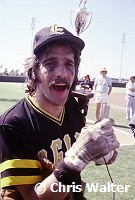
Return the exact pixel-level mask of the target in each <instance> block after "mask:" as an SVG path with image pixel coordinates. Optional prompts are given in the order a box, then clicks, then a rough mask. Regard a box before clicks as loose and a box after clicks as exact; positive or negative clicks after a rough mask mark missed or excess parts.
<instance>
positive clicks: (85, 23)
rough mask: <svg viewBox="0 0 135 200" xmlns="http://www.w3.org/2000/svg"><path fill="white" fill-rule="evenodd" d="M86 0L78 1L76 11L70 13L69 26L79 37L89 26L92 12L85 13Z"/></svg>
mask: <svg viewBox="0 0 135 200" xmlns="http://www.w3.org/2000/svg"><path fill="white" fill-rule="evenodd" d="M86 3H87V0H80V3H79V6H78V8H77V10H76V11H71V24H72V26H73V28H74V30H75V31H76V33H77V36H79V35H80V34H81V33H82V32H84V31H85V30H86V29H87V28H88V27H89V25H90V23H91V20H92V12H87V11H86Z"/></svg>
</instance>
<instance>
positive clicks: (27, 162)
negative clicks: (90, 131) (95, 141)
mask: <svg viewBox="0 0 135 200" xmlns="http://www.w3.org/2000/svg"><path fill="white" fill-rule="evenodd" d="M83 126H84V122H83V116H82V114H81V113H80V111H79V109H78V103H77V102H76V100H75V99H74V98H73V97H72V98H69V99H68V101H67V103H66V104H65V106H64V107H63V110H62V112H61V114H60V117H59V118H56V117H54V116H52V115H51V114H49V113H48V112H45V111H44V110H43V109H42V108H40V107H39V106H38V105H37V104H36V103H35V102H34V100H33V99H32V98H31V97H30V96H29V97H27V98H25V99H22V100H21V101H20V102H18V103H17V104H16V105H15V106H13V107H12V108H11V109H9V110H8V111H7V112H5V113H4V114H3V115H1V116H0V163H1V164H0V172H1V187H2V188H3V187H6V186H13V185H23V184H35V183H37V182H39V181H42V179H43V177H42V173H41V168H42V166H41V164H40V162H39V160H38V158H37V155H38V153H39V152H41V151H42V152H44V154H45V156H46V157H47V158H48V159H49V160H50V161H51V162H52V163H54V165H55V166H57V165H58V162H59V161H61V160H62V159H63V157H64V153H65V152H66V151H67V149H69V148H70V147H71V145H72V144H73V142H75V140H76V138H77V136H78V134H79V132H80V130H81V128H82V127H83Z"/></svg>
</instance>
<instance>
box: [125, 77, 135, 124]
mask: <svg viewBox="0 0 135 200" xmlns="http://www.w3.org/2000/svg"><path fill="white" fill-rule="evenodd" d="M125 99H126V119H127V120H128V121H130V119H131V118H132V116H133V115H134V113H135V76H131V77H130V79H129V81H128V83H127V84H126V97H125Z"/></svg>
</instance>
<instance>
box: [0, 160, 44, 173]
mask: <svg viewBox="0 0 135 200" xmlns="http://www.w3.org/2000/svg"><path fill="white" fill-rule="evenodd" d="M10 168H40V169H42V165H41V163H40V162H39V161H38V160H28V159H12V160H6V161H4V162H3V163H1V164H0V172H3V171H5V170H6V169H10Z"/></svg>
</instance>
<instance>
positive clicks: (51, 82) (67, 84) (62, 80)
mask: <svg viewBox="0 0 135 200" xmlns="http://www.w3.org/2000/svg"><path fill="white" fill-rule="evenodd" d="M55 84H65V86H66V87H67V89H70V83H69V81H68V80H67V79H66V78H56V79H54V80H52V81H50V83H49V87H52V86H53V85H55Z"/></svg>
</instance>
